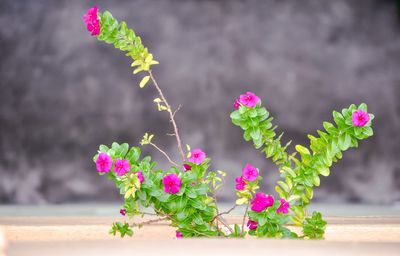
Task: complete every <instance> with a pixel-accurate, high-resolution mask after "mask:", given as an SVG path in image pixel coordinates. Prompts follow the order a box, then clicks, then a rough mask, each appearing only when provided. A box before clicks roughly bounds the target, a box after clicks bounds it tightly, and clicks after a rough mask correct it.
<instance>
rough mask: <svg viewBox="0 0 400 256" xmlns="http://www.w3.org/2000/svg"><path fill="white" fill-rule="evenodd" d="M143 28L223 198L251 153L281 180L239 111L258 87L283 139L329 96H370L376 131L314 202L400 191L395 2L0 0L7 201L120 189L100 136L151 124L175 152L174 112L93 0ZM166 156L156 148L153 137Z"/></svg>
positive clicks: (1, 164) (132, 132)
mask: <svg viewBox="0 0 400 256" xmlns="http://www.w3.org/2000/svg"><path fill="white" fill-rule="evenodd" d="M94 4H96V5H98V6H99V8H100V10H102V11H104V10H105V9H109V10H110V11H111V12H112V13H113V15H114V16H115V17H117V18H118V19H119V20H125V21H127V23H128V25H129V26H130V27H132V28H134V29H135V30H136V31H137V33H138V34H139V35H141V36H142V39H143V42H144V43H145V45H146V46H148V47H149V49H150V51H151V52H152V53H153V54H154V56H155V58H156V59H157V60H159V61H160V63H161V64H160V65H159V66H157V67H155V68H154V73H155V75H156V77H157V78H158V81H159V83H160V86H161V87H162V88H163V89H164V91H165V94H166V96H167V98H168V99H169V101H170V103H171V104H172V105H173V106H174V107H177V106H178V104H182V105H183V108H182V109H181V110H180V111H179V112H178V114H177V121H178V125H179V126H180V130H181V133H182V137H183V140H184V143H188V144H190V145H191V146H192V148H202V149H203V150H204V151H205V152H206V153H207V154H208V156H210V157H212V167H213V168H214V169H221V170H225V171H227V172H228V176H227V183H228V185H227V186H226V187H225V189H224V190H223V191H222V192H221V194H220V200H221V201H233V200H234V197H235V194H234V186H233V184H234V178H235V176H237V175H239V173H240V172H241V168H242V167H243V166H244V165H245V164H246V163H247V162H248V163H252V164H253V165H256V166H258V167H259V168H260V169H261V170H262V172H263V174H264V181H263V182H264V184H263V190H264V191H265V192H271V193H272V192H273V187H274V182H275V181H276V180H277V179H278V172H277V168H276V167H275V166H274V165H273V164H271V162H270V161H269V160H265V159H264V158H263V156H262V154H261V153H259V152H258V151H256V150H254V149H253V148H252V145H251V144H250V143H246V142H244V141H243V139H242V132H241V130H240V129H239V128H238V127H235V126H233V125H232V124H231V122H230V118H229V113H230V112H231V111H232V104H233V101H234V99H235V98H236V97H238V95H239V94H241V93H243V92H246V91H248V90H250V91H253V92H255V93H256V94H258V95H259V96H260V98H261V99H262V101H263V104H264V105H265V106H266V107H267V108H268V109H269V110H270V112H271V113H272V115H274V116H275V123H276V124H277V125H279V126H280V128H279V131H285V136H284V139H283V140H284V141H287V140H289V139H293V141H294V143H293V144H292V145H295V144H298V143H301V144H308V140H307V136H306V135H307V134H308V133H315V131H316V129H320V128H321V127H322V122H323V121H324V120H331V119H332V117H331V112H332V110H333V109H342V108H344V107H347V106H348V105H349V104H351V103H357V104H359V103H361V102H366V103H367V104H368V105H369V108H370V111H371V112H373V113H374V114H375V115H376V119H375V122H374V129H375V135H374V137H372V138H371V139H369V140H367V141H363V142H361V143H360V148H359V149H356V150H349V151H348V152H346V153H345V154H344V157H343V159H342V161H341V162H340V163H339V164H337V165H335V166H334V167H333V168H332V174H331V176H330V177H329V178H323V179H322V182H321V187H320V188H318V189H317V190H318V191H317V192H316V193H315V201H317V202H325V203H326V202H327V203H346V202H351V203H371V204H393V203H395V202H398V201H399V200H400V158H399V153H400V144H399V143H400V134H399V132H400V101H399V97H400V70H399V67H400V19H399V14H398V13H399V12H398V8H397V6H396V1H389V0H387V1H383V0H381V1H378V0H303V1H296V0H285V1H284V0H279V1H278V0H275V1H273V0H258V1H239V0H237V1H228V0H226V1H222V0H220V1H216V0H215V1H206V0H201V1H200V0H197V1H196V0H185V1H183V0H182V1H178V0H175V1H174V0H159V1H156V0H152V1H150V0H140V1H77V0H76V1H66V0H64V1H50V0H48V1H44V0H37V1H15V0H14V1H13V0H2V1H1V2H0V24H1V26H0V203H2V204H14V203H15V204H43V203H76V202H119V200H120V197H119V195H118V192H117V190H116V189H115V188H114V184H112V183H111V182H110V181H108V180H107V179H105V178H104V177H99V176H98V175H97V173H96V170H95V166H94V164H93V163H92V156H93V154H95V152H96V149H97V146H98V145H99V144H103V143H104V144H110V143H111V142H112V141H118V142H129V143H130V144H138V143H139V141H140V139H141V137H142V135H143V134H144V133H145V132H146V131H149V132H152V133H155V134H156V138H155V142H156V143H157V144H158V145H159V146H160V147H162V148H164V149H166V150H167V151H168V152H169V153H170V154H171V155H172V156H174V157H175V159H177V158H178V154H177V152H176V145H175V141H174V139H173V138H171V137H168V136H165V134H166V133H167V132H171V129H172V128H171V126H170V124H169V122H168V119H167V116H166V115H165V113H160V112H158V111H157V110H156V108H155V106H154V105H153V103H152V99H153V98H154V96H155V93H156V92H155V90H154V89H153V88H152V87H151V86H148V87H146V89H144V90H140V89H139V88H138V86H137V84H138V81H139V80H138V79H139V78H138V77H136V76H133V75H132V70H131V68H130V66H129V64H130V60H129V58H127V57H125V56H124V54H122V53H121V52H119V51H118V50H116V49H114V48H113V47H112V46H110V45H106V44H105V43H102V42H98V41H97V40H96V39H95V38H93V37H91V36H90V35H89V33H88V32H87V31H86V29H85V26H84V25H83V22H82V15H83V14H84V13H85V11H86V9H87V8H88V7H90V6H92V5H94ZM144 152H145V153H148V154H151V155H152V156H153V157H154V158H155V159H156V160H157V161H159V163H160V167H166V166H167V162H166V161H165V159H164V158H163V156H162V155H161V154H159V153H158V152H155V151H153V150H152V149H151V148H144Z"/></svg>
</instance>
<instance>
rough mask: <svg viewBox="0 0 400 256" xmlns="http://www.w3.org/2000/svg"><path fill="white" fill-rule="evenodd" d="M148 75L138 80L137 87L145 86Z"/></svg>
mask: <svg viewBox="0 0 400 256" xmlns="http://www.w3.org/2000/svg"><path fill="white" fill-rule="evenodd" d="M149 79H150V76H145V77H143V79H142V81H140V84H139V87H140V88H143V87H145V86H146V84H147V82H148V81H149Z"/></svg>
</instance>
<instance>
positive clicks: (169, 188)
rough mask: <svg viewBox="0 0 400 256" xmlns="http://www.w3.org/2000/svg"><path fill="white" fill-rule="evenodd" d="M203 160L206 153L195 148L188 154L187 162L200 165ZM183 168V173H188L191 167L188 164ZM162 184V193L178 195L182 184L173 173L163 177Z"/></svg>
mask: <svg viewBox="0 0 400 256" xmlns="http://www.w3.org/2000/svg"><path fill="white" fill-rule="evenodd" d="M204 159H206V153H204V152H203V150H201V149H198V148H196V149H193V150H192V151H191V152H190V157H189V159H188V162H190V163H192V164H195V165H200V164H202V163H203V161H204ZM183 168H184V171H190V170H191V169H192V166H191V165H189V164H183ZM162 182H163V184H164V192H165V193H168V194H176V193H178V192H179V190H180V188H181V184H182V180H181V178H179V176H178V175H176V174H175V173H171V174H168V175H165V176H164V178H163V181H162Z"/></svg>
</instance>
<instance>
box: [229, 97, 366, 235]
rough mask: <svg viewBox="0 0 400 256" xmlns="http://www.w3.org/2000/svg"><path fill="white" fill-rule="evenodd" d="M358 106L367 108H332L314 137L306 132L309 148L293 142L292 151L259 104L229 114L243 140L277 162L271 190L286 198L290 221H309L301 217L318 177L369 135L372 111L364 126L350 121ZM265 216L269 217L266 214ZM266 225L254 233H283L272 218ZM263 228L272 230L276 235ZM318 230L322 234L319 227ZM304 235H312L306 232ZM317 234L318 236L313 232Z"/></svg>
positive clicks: (298, 223)
mask: <svg viewBox="0 0 400 256" xmlns="http://www.w3.org/2000/svg"><path fill="white" fill-rule="evenodd" d="M358 109H361V110H363V111H366V112H367V111H368V109H367V105H366V104H364V103H363V104H361V105H359V106H356V105H354V104H352V105H351V106H350V107H349V108H345V109H343V110H342V111H341V113H339V112H337V111H333V119H334V123H330V122H324V123H323V128H324V130H323V131H321V130H317V134H318V135H317V136H313V135H308V138H309V139H310V146H309V148H307V147H305V146H302V145H296V146H295V149H296V152H295V153H292V154H288V153H287V152H286V150H287V148H288V146H289V145H290V141H289V142H288V143H286V144H285V145H284V146H283V145H282V144H281V137H282V135H283V133H282V134H280V135H277V134H276V133H275V130H276V128H277V126H274V125H273V124H272V120H273V118H272V117H270V116H269V113H268V111H267V110H266V109H265V108H264V107H262V106H261V104H260V103H259V104H257V105H256V106H255V107H254V108H249V107H246V106H244V105H241V106H240V108H239V109H237V110H235V111H233V112H232V113H231V115H230V116H231V119H232V123H233V124H235V125H237V126H240V127H241V128H242V129H243V131H244V135H243V137H244V139H245V140H246V141H252V142H253V144H254V147H255V148H256V149H262V152H264V153H265V156H266V157H267V158H272V160H273V161H274V162H275V163H276V164H277V165H278V167H279V172H280V173H281V177H282V180H281V181H278V182H277V186H276V187H275V189H276V191H277V193H278V194H279V196H280V197H281V198H285V199H286V200H288V201H290V204H291V207H290V209H291V212H292V218H291V221H293V222H294V223H295V224H297V225H303V226H304V225H307V223H309V222H307V221H305V220H304V217H305V208H306V206H307V205H308V204H309V203H310V200H311V199H312V198H313V196H314V191H313V188H314V187H318V186H319V185H320V176H328V175H329V174H330V167H331V166H332V164H333V163H335V162H337V161H338V160H339V159H341V158H342V153H343V151H345V150H347V149H349V148H356V147H358V141H359V140H362V139H366V138H368V137H370V136H372V135H373V130H372V127H371V123H372V122H371V121H372V120H373V118H374V116H373V115H372V114H369V116H370V121H369V122H368V123H367V124H366V125H365V126H363V127H357V126H354V125H353V124H352V114H353V112H354V111H356V110H358ZM296 155H299V157H297V156H296ZM319 216H320V215H319ZM265 217H266V218H267V219H268V220H270V217H269V216H265ZM268 225H269V226H268V227H267V228H264V227H263V225H261V226H260V228H258V229H257V232H258V233H257V236H260V234H261V236H263V235H264V234H265V235H267V236H275V235H277V236H281V235H283V233H284V231H283V230H281V229H279V228H278V227H277V226H273V225H276V224H274V222H273V221H272V222H271V221H268ZM265 230H274V231H276V234H275V233H274V234H271V233H269V232H267V231H265ZM307 230H310V229H307ZM266 232H267V233H266ZM310 232H312V231H310ZM318 232H322V235H323V229H322V230H319V231H318ZM259 233H260V234H259ZM307 236H308V237H313V235H311V234H310V233H309V234H308V235H307ZM317 236H319V235H318V234H315V237H317Z"/></svg>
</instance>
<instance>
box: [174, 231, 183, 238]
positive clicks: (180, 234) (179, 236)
mask: <svg viewBox="0 0 400 256" xmlns="http://www.w3.org/2000/svg"><path fill="white" fill-rule="evenodd" d="M175 236H176V238H182V237H183V234H182V233H181V232H179V231H176V234H175Z"/></svg>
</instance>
